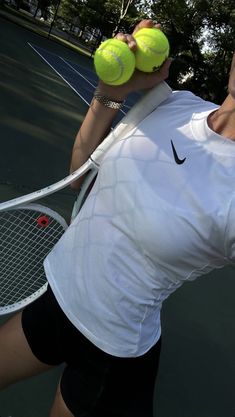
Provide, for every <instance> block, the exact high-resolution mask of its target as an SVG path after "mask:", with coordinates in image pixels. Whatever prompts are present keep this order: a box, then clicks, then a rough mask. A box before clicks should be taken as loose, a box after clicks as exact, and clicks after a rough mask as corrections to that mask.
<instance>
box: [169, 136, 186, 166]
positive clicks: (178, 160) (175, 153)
mask: <svg viewBox="0 0 235 417" xmlns="http://www.w3.org/2000/svg"><path fill="white" fill-rule="evenodd" d="M171 147H172V151H173V155H174V158H175V162H176V163H177V164H178V165H181V164H183V163H184V161H185V160H186V158H183V159H180V158H179V157H178V155H177V152H176V149H175V147H174V143H173V142H172V140H171Z"/></svg>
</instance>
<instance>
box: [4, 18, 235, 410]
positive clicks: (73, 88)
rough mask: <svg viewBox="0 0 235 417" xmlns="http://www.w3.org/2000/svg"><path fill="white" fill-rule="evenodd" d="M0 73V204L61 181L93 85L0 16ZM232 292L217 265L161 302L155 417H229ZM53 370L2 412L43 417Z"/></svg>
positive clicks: (234, 368)
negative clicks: (216, 269) (207, 274)
mask: <svg viewBox="0 0 235 417" xmlns="http://www.w3.org/2000/svg"><path fill="white" fill-rule="evenodd" d="M0 75H1V77H0V85H1V94H0V109H1V113H0V123H1V153H0V200H1V201H4V200H7V199H9V198H10V197H15V196H17V195H21V194H26V193H27V192H30V191H32V190H35V189H39V188H42V187H44V186H46V185H48V184H51V183H53V182H55V181H58V180H59V179H60V178H63V177H64V176H66V175H67V173H68V167H69V161H70V154H71V148H72V144H73V141H74V137H75V135H76V132H77V130H78V128H79V126H80V124H81V122H82V120H83V117H84V115H85V112H86V110H87V105H88V104H89V102H90V100H91V97H92V92H93V90H94V86H95V84H96V81H97V80H96V77H95V74H94V71H93V66H92V60H91V59H90V58H88V57H86V56H83V55H82V54H78V53H75V52H74V51H71V50H69V49H68V48H64V47H62V46H60V45H58V44H56V43H53V42H52V41H50V40H47V39H45V38H41V37H40V36H38V35H36V34H35V33H32V32H30V31H28V30H25V29H24V28H22V27H20V26H17V25H15V24H13V23H11V22H8V21H6V20H4V19H2V18H0ZM135 99H136V97H130V101H129V102H128V103H127V106H129V105H131V103H132V102H133V101H134V100H135ZM120 117H121V115H120ZM74 198H75V196H74V194H73V193H72V192H67V191H66V192H62V193H61V194H60V196H59V199H57V200H56V201H54V200H53V198H52V199H51V200H50V201H49V203H50V205H51V206H52V208H54V209H56V210H58V211H60V212H61V214H62V215H64V216H65V217H66V216H69V214H70V209H71V206H72V204H73V201H74ZM234 294H235V283H234V270H232V269H224V270H220V271H216V272H215V273H213V274H210V275H209V276H206V277H203V278H201V279H199V280H197V281H196V282H193V283H189V284H186V285H185V286H183V287H182V288H181V289H180V290H178V291H177V292H176V293H175V294H174V295H173V296H171V297H170V299H169V300H168V301H167V302H166V303H165V305H164V309H163V317H162V319H163V320H162V331H163V351H162V357H161V363H160V372H159V377H158V381H157V385H156V395H155V410H156V417H234V416H235V396H234V387H235V359H234V357H235V356H234V351H235V334H234V322H235V303H234ZM3 320H5V318H1V321H3ZM0 354H1V352H0ZM59 373H60V369H57V370H53V371H51V372H49V373H48V374H46V375H42V376H39V377H35V378H32V379H30V380H28V381H25V382H21V383H19V384H16V385H15V386H12V387H10V388H8V389H7V390H5V391H2V392H1V393H0V416H1V417H7V416H12V417H46V416H47V415H48V410H49V408H50V404H51V402H52V399H53V395H54V392H55V389H56V385H57V381H58V378H59ZM114 406H115V405H114ZM143 417H144V416H143Z"/></svg>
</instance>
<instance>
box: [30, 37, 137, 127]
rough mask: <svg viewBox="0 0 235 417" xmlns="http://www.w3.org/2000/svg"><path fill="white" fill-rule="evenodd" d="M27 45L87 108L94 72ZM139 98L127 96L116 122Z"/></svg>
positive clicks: (135, 94)
mask: <svg viewBox="0 0 235 417" xmlns="http://www.w3.org/2000/svg"><path fill="white" fill-rule="evenodd" d="M28 45H29V46H30V47H31V48H32V49H33V50H34V51H35V53H37V54H38V55H39V56H40V57H41V58H42V59H43V60H44V61H45V63H46V64H47V65H49V66H50V67H51V68H52V69H53V70H54V71H55V72H56V73H57V74H58V75H59V76H60V77H61V78H62V79H63V80H64V81H65V82H66V83H67V84H68V85H69V87H70V88H72V90H73V91H74V92H75V93H76V94H77V95H78V96H79V97H80V98H81V99H82V100H83V102H84V103H86V104H87V105H88V106H89V105H90V103H91V101H92V98H93V94H94V90H95V88H96V86H97V83H98V78H97V76H96V74H95V71H94V70H92V69H87V68H85V67H83V66H81V65H78V64H77V63H75V62H70V61H68V60H66V59H64V58H62V57H60V56H59V55H56V54H54V53H51V52H49V51H48V50H46V49H44V48H40V47H39V46H36V45H33V44H31V43H28ZM139 97H140V94H139V93H134V94H130V95H129V96H128V98H127V100H126V102H125V105H124V107H123V109H122V110H120V112H119V114H118V116H117V118H116V122H118V121H119V120H120V119H121V118H122V117H123V116H124V115H125V114H126V113H127V111H128V110H129V109H130V108H131V107H132V106H133V104H134V103H135V102H136V101H137V100H138V98H139Z"/></svg>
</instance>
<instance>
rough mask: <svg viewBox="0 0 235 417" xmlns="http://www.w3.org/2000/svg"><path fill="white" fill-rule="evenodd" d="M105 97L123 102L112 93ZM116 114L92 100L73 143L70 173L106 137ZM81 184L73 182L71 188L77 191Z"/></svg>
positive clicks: (113, 110)
mask: <svg viewBox="0 0 235 417" xmlns="http://www.w3.org/2000/svg"><path fill="white" fill-rule="evenodd" d="M101 92H102V93H103V92H104V91H103V90H101ZM106 96H107V97H110V99H112V100H114V101H117V102H121V101H123V100H124V97H120V95H118V96H116V95H115V94H114V93H112V97H111V95H110V94H109V95H107V94H106ZM117 112H118V110H116V109H112V108H109V107H106V106H105V105H104V104H102V103H100V102H99V101H98V100H97V99H96V98H94V99H93V100H92V103H91V106H90V108H89V110H88V112H87V114H86V116H85V119H84V121H83V123H82V125H81V128H80V129H79V131H78V133H77V136H76V139H75V142H74V146H73V151H72V159H71V165H70V172H73V171H75V170H76V169H77V168H79V167H80V166H81V165H82V164H83V163H84V162H85V161H86V160H87V159H88V157H89V156H90V155H91V153H92V152H93V151H94V150H95V149H96V147H97V146H98V145H99V144H100V143H101V142H102V140H103V139H104V138H105V137H106V136H107V134H108V133H109V131H110V129H111V126H112V123H113V120H114V118H115V117H116V115H117ZM81 182H82V179H79V180H77V181H74V183H73V184H72V188H73V189H75V190H77V189H78V188H79V187H80V184H81Z"/></svg>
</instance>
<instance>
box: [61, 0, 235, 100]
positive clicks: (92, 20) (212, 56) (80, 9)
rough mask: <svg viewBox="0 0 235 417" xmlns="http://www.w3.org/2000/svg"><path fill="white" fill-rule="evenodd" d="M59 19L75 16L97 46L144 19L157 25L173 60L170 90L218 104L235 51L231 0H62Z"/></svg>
mask: <svg viewBox="0 0 235 417" xmlns="http://www.w3.org/2000/svg"><path fill="white" fill-rule="evenodd" d="M53 1H55V0H53ZM126 6H127V10H125V7H126ZM59 15H60V16H62V17H64V18H65V19H66V20H71V21H74V19H75V18H77V22H79V27H80V29H81V30H82V31H83V30H84V29H85V28H86V29H87V28H88V29H89V30H90V31H91V32H92V31H94V30H95V33H96V34H98V35H97V44H96V45H98V44H99V43H100V41H101V40H102V39H104V38H105V37H111V36H112V35H113V34H114V33H117V32H118V31H122V32H127V33H128V32H130V31H131V30H132V28H133V27H134V26H135V25H136V23H137V22H138V21H140V20H142V19H144V18H152V19H154V20H156V21H158V22H161V24H162V29H163V31H164V32H165V33H166V35H167V36H168V38H169V41H170V45H171V56H173V57H175V60H174V62H173V64H172V66H171V72H170V80H169V81H170V83H171V85H172V87H173V88H176V89H179V88H181V89H184V88H185V89H190V90H192V91H194V92H195V93H196V94H199V95H201V96H202V97H204V98H205V99H210V100H214V101H215V102H218V103H219V102H221V101H222V100H223V99H224V97H225V95H226V88H227V79H228V72H229V67H230V61H231V57H232V53H233V51H234V50H235V1H234V0H152V1H151V0H131V1H130V0H129V1H128V0H98V1H97V0H61V6H60V11H59Z"/></svg>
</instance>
